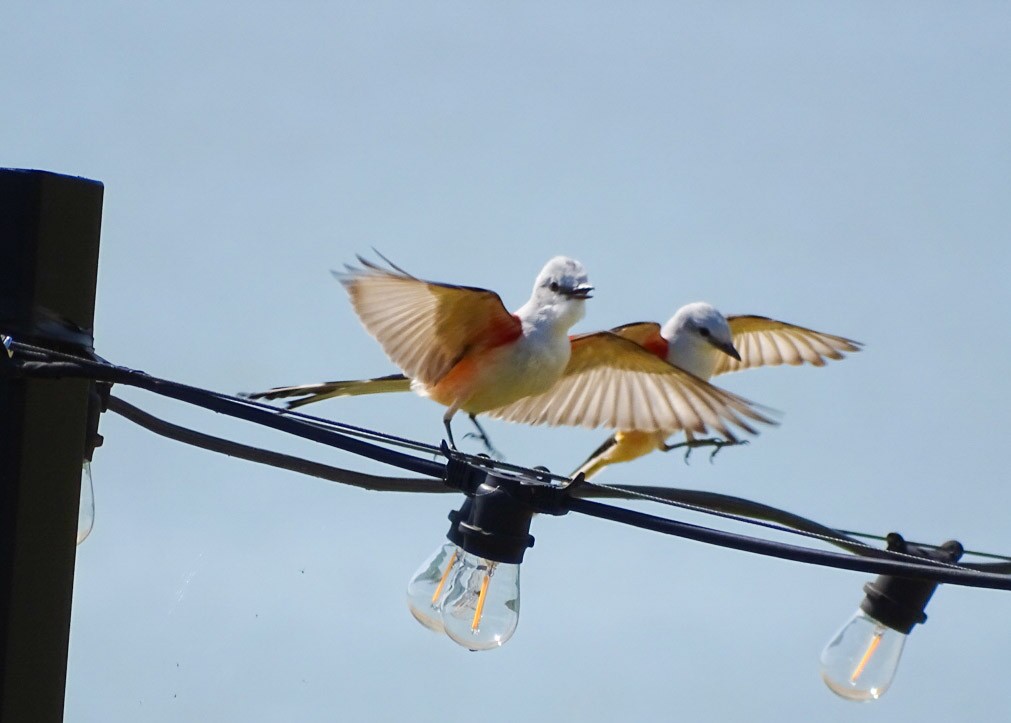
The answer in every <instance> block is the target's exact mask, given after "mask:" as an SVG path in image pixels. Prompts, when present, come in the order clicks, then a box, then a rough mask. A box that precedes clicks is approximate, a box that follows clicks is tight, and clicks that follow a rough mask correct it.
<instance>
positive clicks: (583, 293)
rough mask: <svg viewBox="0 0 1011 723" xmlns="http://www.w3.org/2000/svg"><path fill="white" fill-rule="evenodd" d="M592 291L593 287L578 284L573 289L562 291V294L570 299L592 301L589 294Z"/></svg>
mask: <svg viewBox="0 0 1011 723" xmlns="http://www.w3.org/2000/svg"><path fill="white" fill-rule="evenodd" d="M591 291H593V287H592V286H590V285H589V284H580V285H579V286H577V287H575V288H573V289H566V290H563V291H562V293H563V294H565V295H566V296H568V297H569V298H570V299H592V298H593V297H592V296H590V292H591Z"/></svg>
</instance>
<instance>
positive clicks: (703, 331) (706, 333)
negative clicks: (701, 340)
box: [699, 326, 709, 336]
mask: <svg viewBox="0 0 1011 723" xmlns="http://www.w3.org/2000/svg"><path fill="white" fill-rule="evenodd" d="M699 333H700V334H701V335H702V336H709V329H707V328H706V327H704V326H703V327H701V328H700V329H699Z"/></svg>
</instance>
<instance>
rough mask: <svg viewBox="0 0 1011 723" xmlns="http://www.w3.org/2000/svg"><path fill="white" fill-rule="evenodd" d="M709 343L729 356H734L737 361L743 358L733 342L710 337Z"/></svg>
mask: <svg viewBox="0 0 1011 723" xmlns="http://www.w3.org/2000/svg"><path fill="white" fill-rule="evenodd" d="M709 343H710V344H712V345H713V346H715V347H716V348H717V349H719V350H720V351H722V352H723V353H724V354H726V355H727V356H730V357H733V358H734V359H736V360H737V361H740V360H741V355H740V354H739V353H738V352H737V349H736V348H735V347H734V345H733V344H732V343H731V342H729V341H728V342H725V343H724V342H719V341H715V340H712V339H710V342H709Z"/></svg>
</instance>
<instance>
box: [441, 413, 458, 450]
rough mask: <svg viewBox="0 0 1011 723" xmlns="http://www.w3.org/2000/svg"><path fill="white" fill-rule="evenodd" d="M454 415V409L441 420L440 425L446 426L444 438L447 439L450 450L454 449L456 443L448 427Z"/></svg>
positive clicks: (450, 427)
mask: <svg viewBox="0 0 1011 723" xmlns="http://www.w3.org/2000/svg"><path fill="white" fill-rule="evenodd" d="M455 413H456V410H455V409H450V410H449V413H448V414H446V416H444V417H443V418H442V423H443V424H444V425H446V436H447V437H449V446H450V448H451V449H454V450H455V449H456V442H455V441H453V427H452V426H450V422H452V421H453V414H455Z"/></svg>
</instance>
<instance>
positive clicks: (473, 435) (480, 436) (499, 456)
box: [463, 432, 505, 462]
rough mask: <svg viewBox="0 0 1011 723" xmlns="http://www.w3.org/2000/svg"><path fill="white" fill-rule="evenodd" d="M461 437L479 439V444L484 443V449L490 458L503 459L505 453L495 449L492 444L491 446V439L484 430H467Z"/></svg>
mask: <svg viewBox="0 0 1011 723" xmlns="http://www.w3.org/2000/svg"><path fill="white" fill-rule="evenodd" d="M463 438H464V439H479V440H481V444H483V445H484V448H485V450H486V451H487V452H488V455H489V456H490V457H491V458H492V459H495V460H497V461H499V462H502V461H504V460H505V455H504V454H502V453H501V452H499V451H498V450H497V449H495V447H494V446H492V443H491V440H490V439H488V435H486V434H485V433H484V432H467V433H466V434H465V435H463Z"/></svg>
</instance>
